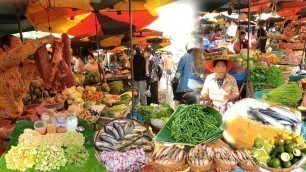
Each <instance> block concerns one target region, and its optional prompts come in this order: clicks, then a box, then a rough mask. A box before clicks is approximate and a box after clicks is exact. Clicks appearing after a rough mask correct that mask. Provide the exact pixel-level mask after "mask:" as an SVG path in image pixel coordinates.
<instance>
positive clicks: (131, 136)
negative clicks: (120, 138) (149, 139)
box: [124, 134, 140, 139]
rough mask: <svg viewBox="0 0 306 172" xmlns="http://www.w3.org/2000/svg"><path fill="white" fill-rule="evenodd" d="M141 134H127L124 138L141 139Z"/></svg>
mask: <svg viewBox="0 0 306 172" xmlns="http://www.w3.org/2000/svg"><path fill="white" fill-rule="evenodd" d="M139 136H140V135H139V134H127V135H125V136H124V139H133V138H135V137H139Z"/></svg>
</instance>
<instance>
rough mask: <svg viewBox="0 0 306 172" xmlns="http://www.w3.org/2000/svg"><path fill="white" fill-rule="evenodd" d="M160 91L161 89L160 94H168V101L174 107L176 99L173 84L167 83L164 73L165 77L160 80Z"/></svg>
mask: <svg viewBox="0 0 306 172" xmlns="http://www.w3.org/2000/svg"><path fill="white" fill-rule="evenodd" d="M158 88H159V89H158V91H159V96H160V95H161V94H165V95H166V99H165V100H166V101H164V102H166V103H169V104H170V106H171V107H173V108H174V101H173V92H172V87H171V84H167V81H166V77H165V75H163V77H162V78H161V79H160V81H159V86H158Z"/></svg>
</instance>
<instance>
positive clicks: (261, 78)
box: [250, 65, 268, 92]
mask: <svg viewBox="0 0 306 172" xmlns="http://www.w3.org/2000/svg"><path fill="white" fill-rule="evenodd" d="M267 70H268V67H267V66H264V65H258V66H255V67H254V68H252V69H251V70H250V81H251V82H252V83H253V87H254V91H255V92H256V91H261V90H263V89H265V86H266V85H267V83H266V81H267V74H266V73H267Z"/></svg>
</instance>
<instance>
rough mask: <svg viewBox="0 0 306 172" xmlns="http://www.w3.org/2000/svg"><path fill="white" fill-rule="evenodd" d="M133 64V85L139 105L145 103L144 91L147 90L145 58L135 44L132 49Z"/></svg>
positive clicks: (144, 104)
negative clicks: (136, 91) (136, 90)
mask: <svg viewBox="0 0 306 172" xmlns="http://www.w3.org/2000/svg"><path fill="white" fill-rule="evenodd" d="M133 55H134V59H133V66H134V85H135V87H136V89H138V99H137V102H139V100H140V102H141V105H143V106H146V105H147V97H146V95H145V92H146V90H147V84H146V82H147V80H146V59H145V58H144V56H143V55H142V54H141V48H140V47H139V46H135V47H134V50H133Z"/></svg>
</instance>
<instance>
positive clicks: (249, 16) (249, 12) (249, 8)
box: [246, 0, 252, 97]
mask: <svg viewBox="0 0 306 172" xmlns="http://www.w3.org/2000/svg"><path fill="white" fill-rule="evenodd" d="M248 3H249V5H248V58H247V89H246V92H247V94H246V97H252V96H251V95H250V90H249V89H248V85H249V79H250V78H249V77H250V20H251V2H250V0H248Z"/></svg>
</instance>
